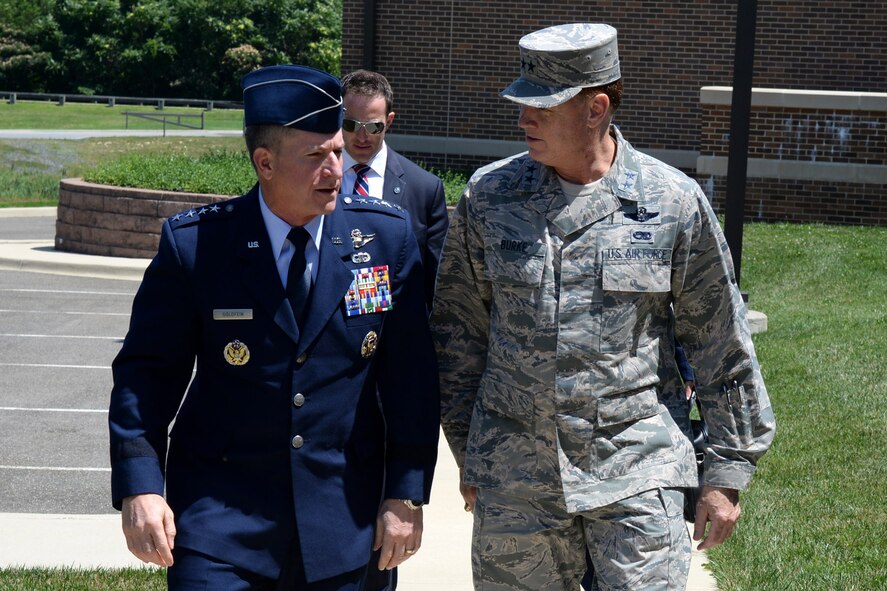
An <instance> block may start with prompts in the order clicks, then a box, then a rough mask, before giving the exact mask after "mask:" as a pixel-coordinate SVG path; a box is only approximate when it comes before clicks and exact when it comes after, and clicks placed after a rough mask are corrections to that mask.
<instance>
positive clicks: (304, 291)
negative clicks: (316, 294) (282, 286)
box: [286, 227, 311, 326]
mask: <svg viewBox="0 0 887 591" xmlns="http://www.w3.org/2000/svg"><path fill="white" fill-rule="evenodd" d="M287 239H288V240H289V241H290V242H291V243H292V245H293V247H294V248H295V252H294V253H293V258H292V260H291V261H290V267H289V274H288V275H287V279H286V297H287V299H289V301H290V306H292V308H293V314H294V315H295V316H296V323H298V324H299V325H300V326H301V324H302V316H303V315H304V314H305V308H306V307H307V306H306V304H307V303H308V294H309V293H310V291H311V271H310V269H308V261H307V260H306V259H305V254H306V247H307V246H308V240H310V239H311V235H310V234H309V233H308V230H306V229H305V228H302V227H295V228H293V229H291V230H290V232H289V234H288V235H287Z"/></svg>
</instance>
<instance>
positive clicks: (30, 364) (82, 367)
mask: <svg viewBox="0 0 887 591" xmlns="http://www.w3.org/2000/svg"><path fill="white" fill-rule="evenodd" d="M0 367H54V368H58V369H111V366H110V365H57V364H53V363H0Z"/></svg>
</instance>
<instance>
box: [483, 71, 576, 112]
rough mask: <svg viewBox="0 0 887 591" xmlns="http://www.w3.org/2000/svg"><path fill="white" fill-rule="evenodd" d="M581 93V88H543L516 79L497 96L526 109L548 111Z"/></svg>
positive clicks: (539, 85)
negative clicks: (525, 106)
mask: <svg viewBox="0 0 887 591" xmlns="http://www.w3.org/2000/svg"><path fill="white" fill-rule="evenodd" d="M581 91H582V88H581V87H566V88H564V87H563V86H543V85H541V84H536V83H535V82H530V81H529V80H526V79H525V78H518V79H517V80H515V81H514V82H512V83H511V84H510V85H509V86H508V87H507V88H506V89H505V90H503V91H502V92H500V93H499V96H501V97H503V98H507V99H508V100H510V101H514V102H516V103H519V104H521V105H527V106H528V107H536V108H537V109H548V108H551V107H556V106H558V105H560V104H562V103H565V102H567V101H568V100H570V99H571V98H573V97H574V96H576V95H577V94H579V93H580V92H581Z"/></svg>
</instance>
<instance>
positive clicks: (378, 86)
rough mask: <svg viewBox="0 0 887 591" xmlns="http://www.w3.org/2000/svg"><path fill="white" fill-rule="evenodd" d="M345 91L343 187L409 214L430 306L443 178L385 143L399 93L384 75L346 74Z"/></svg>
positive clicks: (441, 226)
mask: <svg viewBox="0 0 887 591" xmlns="http://www.w3.org/2000/svg"><path fill="white" fill-rule="evenodd" d="M342 94H343V95H344V97H343V98H344V100H345V119H344V121H343V125H342V132H343V133H342V137H343V139H344V140H345V155H344V157H343V166H342V168H343V171H344V174H343V180H342V191H343V192H344V193H346V194H355V195H368V196H370V197H378V198H382V199H385V200H386V201H390V202H391V203H396V204H398V205H400V206H402V207H403V208H404V209H406V210H407V211H408V212H409V213H410V220H411V221H412V223H413V232H415V233H416V240H417V241H418V243H419V251H420V253H421V255H422V262H423V264H424V265H425V298H426V301H427V303H428V309H429V310H430V309H431V301H432V299H433V296H434V281H435V278H436V277H437V264H438V261H439V260H440V250H441V248H442V247H443V241H444V237H445V236H446V233H447V204H446V199H445V196H444V189H443V183H442V182H441V180H440V179H439V178H438V177H437V176H435V175H433V174H431V173H430V172H428V171H426V170H424V169H422V168H420V167H419V166H417V165H416V164H414V163H413V162H412V161H410V160H408V159H407V158H405V157H404V156H401V155H400V154H398V153H397V152H395V151H394V150H392V149H391V148H389V147H388V146H387V144H386V143H385V133H386V132H387V131H388V130H389V129H390V128H391V124H392V123H393V122H394V111H393V109H392V107H393V104H394V92H393V91H392V90H391V85H390V84H389V83H388V80H387V79H386V78H385V76H383V75H382V74H379V73H377V72H370V71H367V70H357V71H355V72H352V73H350V74H348V75H346V76H345V77H344V78H342Z"/></svg>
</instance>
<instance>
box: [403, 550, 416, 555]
mask: <svg viewBox="0 0 887 591" xmlns="http://www.w3.org/2000/svg"><path fill="white" fill-rule="evenodd" d="M404 552H406V553H407V554H415V553H416V551H415V550H404Z"/></svg>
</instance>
